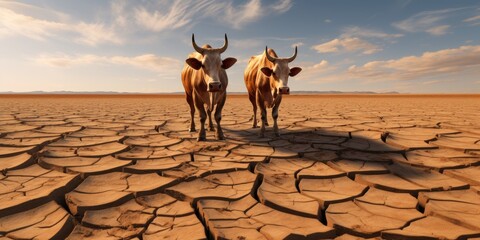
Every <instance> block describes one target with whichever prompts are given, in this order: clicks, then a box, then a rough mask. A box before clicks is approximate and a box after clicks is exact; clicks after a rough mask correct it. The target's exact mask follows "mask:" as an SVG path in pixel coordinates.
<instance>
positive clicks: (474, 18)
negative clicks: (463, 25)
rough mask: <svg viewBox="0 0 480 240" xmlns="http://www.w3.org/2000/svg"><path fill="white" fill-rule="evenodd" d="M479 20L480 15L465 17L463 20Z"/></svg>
mask: <svg viewBox="0 0 480 240" xmlns="http://www.w3.org/2000/svg"><path fill="white" fill-rule="evenodd" d="M478 20H480V15H478V16H473V17H470V18H467V19H465V20H463V21H464V22H473V21H478Z"/></svg>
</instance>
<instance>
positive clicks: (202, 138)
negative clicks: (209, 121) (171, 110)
mask: <svg viewBox="0 0 480 240" xmlns="http://www.w3.org/2000/svg"><path fill="white" fill-rule="evenodd" d="M204 141H207V138H206V137H205V136H203V137H198V138H197V142H204Z"/></svg>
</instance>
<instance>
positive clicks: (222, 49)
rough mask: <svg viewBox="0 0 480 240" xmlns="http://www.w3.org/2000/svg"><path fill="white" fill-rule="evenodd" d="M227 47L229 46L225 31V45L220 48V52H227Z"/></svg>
mask: <svg viewBox="0 0 480 240" xmlns="http://www.w3.org/2000/svg"><path fill="white" fill-rule="evenodd" d="M227 47H228V38H227V34H226V33H225V43H224V44H223V47H221V48H219V49H218V50H219V51H220V53H223V52H225V50H227Z"/></svg>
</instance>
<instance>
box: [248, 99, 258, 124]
mask: <svg viewBox="0 0 480 240" xmlns="http://www.w3.org/2000/svg"><path fill="white" fill-rule="evenodd" d="M248 99H250V102H251V103H252V106H253V125H252V128H258V125H257V102H256V99H255V95H254V94H248Z"/></svg>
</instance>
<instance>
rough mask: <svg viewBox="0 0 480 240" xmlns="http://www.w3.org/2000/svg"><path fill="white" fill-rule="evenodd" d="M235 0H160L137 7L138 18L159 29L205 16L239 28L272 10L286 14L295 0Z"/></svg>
mask: <svg viewBox="0 0 480 240" xmlns="http://www.w3.org/2000/svg"><path fill="white" fill-rule="evenodd" d="M235 3H236V2H235V1H233V0H226V1H214V0H173V1H160V2H158V3H157V4H155V5H153V6H151V7H149V8H146V7H135V8H134V19H135V21H136V22H137V24H138V25H140V26H142V27H144V28H145V29H147V30H151V31H155V32H160V31H164V30H171V29H178V28H182V27H188V28H191V27H193V26H194V25H195V24H196V23H197V22H199V21H200V20H203V19H212V20H215V21H217V22H219V23H220V24H224V25H227V26H230V27H232V28H235V29H239V28H242V27H244V26H245V25H246V24H248V23H251V22H254V21H256V20H258V19H260V18H261V17H263V16H266V15H267V14H268V13H276V14H282V13H285V12H286V11H288V10H289V9H290V8H291V7H292V2H291V0H279V1H278V2H275V3H273V4H271V5H265V6H264V5H262V2H261V0H248V1H247V2H246V3H244V4H235ZM269 9H270V10H271V11H269Z"/></svg>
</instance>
